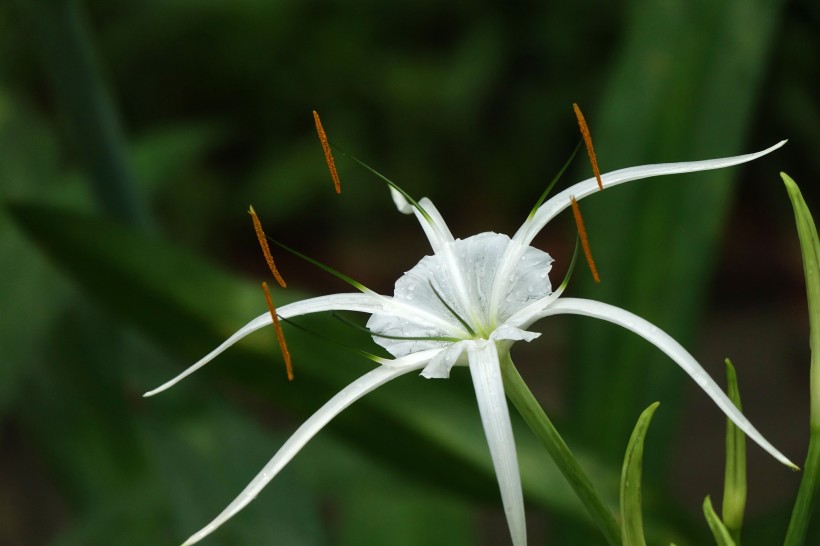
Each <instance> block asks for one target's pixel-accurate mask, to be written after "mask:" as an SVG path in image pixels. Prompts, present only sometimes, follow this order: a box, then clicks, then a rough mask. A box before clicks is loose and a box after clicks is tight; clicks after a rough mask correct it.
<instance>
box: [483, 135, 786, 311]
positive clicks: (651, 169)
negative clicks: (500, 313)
mask: <svg viewBox="0 0 820 546" xmlns="http://www.w3.org/2000/svg"><path fill="white" fill-rule="evenodd" d="M784 144H786V141H785V140H782V141H780V142H778V143H777V144H775V145H774V146H771V147H770V148H766V149H765V150H763V151H760V152H756V153H753V154H745V155H738V156H734V157H725V158H719V159H707V160H704V161H684V162H680V163H657V164H654V165H641V166H638V167H628V168H626V169H620V170H617V171H612V172H609V173H605V174H602V175H601V181H602V183H603V186H604V188H609V187H612V186H617V185H618V184H623V183H625V182H631V181H633V180H641V179H643V178H649V177H652V176H662V175H667V174H682V173H691V172H697V171H708V170H713V169H722V168H725V167H731V166H733V165H739V164H741V163H747V162H749V161H752V160H755V159H758V158H760V157H762V156H764V155H766V154H768V153H771V152H773V151H775V150H777V149H778V148H780V147H781V146H783V145H784ZM598 191H600V188H599V187H598V182H597V180H596V179H595V178H588V179H586V180H584V181H582V182H578V183H577V184H575V185H573V186H571V187H569V188H567V189H566V190H564V191H562V192H561V193H559V194H557V195H555V196H553V197H552V198H550V199H548V200H547V201H546V202H545V203H544V204H543V205H541V206H540V207H539V208H538V211H536V213H535V215H534V216H533V217H532V218H528V219H527V220H526V221H525V222H524V224H523V225H522V226H521V227H520V228H519V229H518V231H516V233H515V235H514V236H513V238H512V242H511V243H510V245H509V247H508V248H507V251H506V252H505V253H504V257H503V258H502V262H503V263H504V264H505V265H504V266H503V267H502V268H500V269H499V272H500V275H499V281H501V280H503V279H504V277H505V276H506V275H508V274H509V273H510V271H512V270H513V269H514V268H515V264H516V262H517V260H518V259H519V257H520V256H521V254H522V253H523V252H524V251H525V250H526V249H527V248H528V246H529V244H530V243H531V242H532V240H533V239H534V238H535V236H536V235H538V232H539V231H541V230H542V229H543V228H544V226H546V225H547V222H549V221H550V220H552V219H553V218H554V217H555V215H557V214H558V213H559V212H561V211H562V210H564V209H565V208H567V207H569V206H570V197H575V199H576V200H579V201H580V200H581V199H582V198H584V197H586V196H588V195H592V194H593V193H596V192H598ZM503 294H504V292H503V288H502V287H501V286H499V284H498V283H496V286H494V287H493V291H492V300H491V302H492V303H491V307H490V311H491V313H492V312H496V311H497V309H498V306H499V305H500V299H501V297H502V296H503Z"/></svg>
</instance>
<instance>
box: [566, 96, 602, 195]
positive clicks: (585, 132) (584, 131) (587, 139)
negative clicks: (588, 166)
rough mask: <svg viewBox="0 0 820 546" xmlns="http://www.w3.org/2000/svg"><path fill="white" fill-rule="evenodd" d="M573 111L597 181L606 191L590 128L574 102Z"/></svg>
mask: <svg viewBox="0 0 820 546" xmlns="http://www.w3.org/2000/svg"><path fill="white" fill-rule="evenodd" d="M572 109H573V110H575V117H576V118H577V119H578V127H579V128H580V129H581V136H582V137H584V146H586V149H587V154H589V162H590V163H592V172H593V173H595V180H597V181H598V187H599V188H600V189H604V182H603V181H602V180H601V171H600V170H599V169H598V160H597V159H596V158H595V148H593V147H592V136H590V134H589V127H588V126H587V120H585V119H584V114H582V113H581V109H580V108H578V105H577V104H575V103H574V102H573V103H572Z"/></svg>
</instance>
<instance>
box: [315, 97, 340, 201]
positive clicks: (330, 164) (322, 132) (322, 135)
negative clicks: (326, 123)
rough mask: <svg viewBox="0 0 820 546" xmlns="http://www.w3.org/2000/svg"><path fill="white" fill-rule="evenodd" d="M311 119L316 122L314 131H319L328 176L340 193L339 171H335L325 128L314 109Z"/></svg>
mask: <svg viewBox="0 0 820 546" xmlns="http://www.w3.org/2000/svg"><path fill="white" fill-rule="evenodd" d="M313 121H314V122H315V123H316V132H317V133H319V142H321V143H322V151H324V153H325V161H327V168H328V169H330V177H331V178H333V186H334V187H335V188H336V193H342V183H341V182H340V181H339V173H338V172H336V162H335V161H333V154H332V153H331V152H330V143H329V142H328V141H327V135H326V134H325V129H324V127H322V121H321V120H320V119H319V114H318V113H317V112H316V110H314V111H313Z"/></svg>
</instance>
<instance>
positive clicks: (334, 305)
mask: <svg viewBox="0 0 820 546" xmlns="http://www.w3.org/2000/svg"><path fill="white" fill-rule="evenodd" d="M383 305H384V302H383V301H382V296H378V295H375V294H358V293H354V294H331V295H329V296H319V297H316V298H309V299H306V300H301V301H297V302H294V303H289V304H287V305H283V306H282V307H280V308H279V309H277V310H276V311H277V314H278V315H279V316H280V317H281V318H285V319H288V318H292V317H297V316H300V315H308V314H311V313H321V312H323V311H361V312H363V313H374V312H376V311H380V310H381V309H382V308H383ZM272 322H273V320H272V318H271V316H270V312H266V313H264V314H262V315H259V316H258V317H256V318H255V319H253V320H252V321H250V322H249V323H247V324H246V325H245V326H243V327H242V328H240V329H239V330H237V331H236V332H235V333H234V334H233V335H232V336H231V337H229V338H228V339H226V340H225V341H223V342H222V344H220V345H219V346H218V347H217V348H216V349H214V350H213V351H211V352H210V353H208V354H207V355H205V356H204V357H202V358H201V359H200V360H199V361H198V362H196V363H195V364H193V365H192V366H190V367H189V368H187V369H186V370H185V371H183V372H182V373H181V374H179V375H177V376H176V377H174V378H173V379H171V380H170V381H167V382H165V383H163V384H162V385H160V386H159V387H157V388H155V389H153V390H150V391H148V392H146V393H145V394H143V396H154V395H155V394H158V393H160V392H162V391H164V390H166V389H169V388H170V387H173V386H174V385H176V384H177V383H179V382H180V381H181V380H182V379H184V378H186V377H188V376H189V375H191V374H192V373H194V372H195V371H197V370H198V369H200V368H201V367H203V366H204V365H205V364H207V363H208V362H210V361H211V360H213V359H214V358H216V357H217V356H218V355H219V354H221V353H222V352H224V351H225V350H226V349H227V348H228V347H230V346H231V345H233V344H234V343H236V342H238V341H239V340H240V339H242V338H244V337H245V336H247V335H248V334H250V333H253V332H255V331H257V330H259V329H260V328H264V327H265V326H268V325H269V324H271V323H272Z"/></svg>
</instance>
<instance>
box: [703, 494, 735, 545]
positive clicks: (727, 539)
mask: <svg viewBox="0 0 820 546" xmlns="http://www.w3.org/2000/svg"><path fill="white" fill-rule="evenodd" d="M703 515H704V516H706V522H707V523H708V524H709V529H711V530H712V536H713V537H715V543H717V545H718V546H735V541H734V540H732V535H731V534H730V533H729V530H728V529H727V528H726V526H725V525H723V522H722V521H720V518H719V517H718V515H717V514H716V513H715V509H714V508H713V507H712V499H710V498H709V495H706V498H705V499H703Z"/></svg>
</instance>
